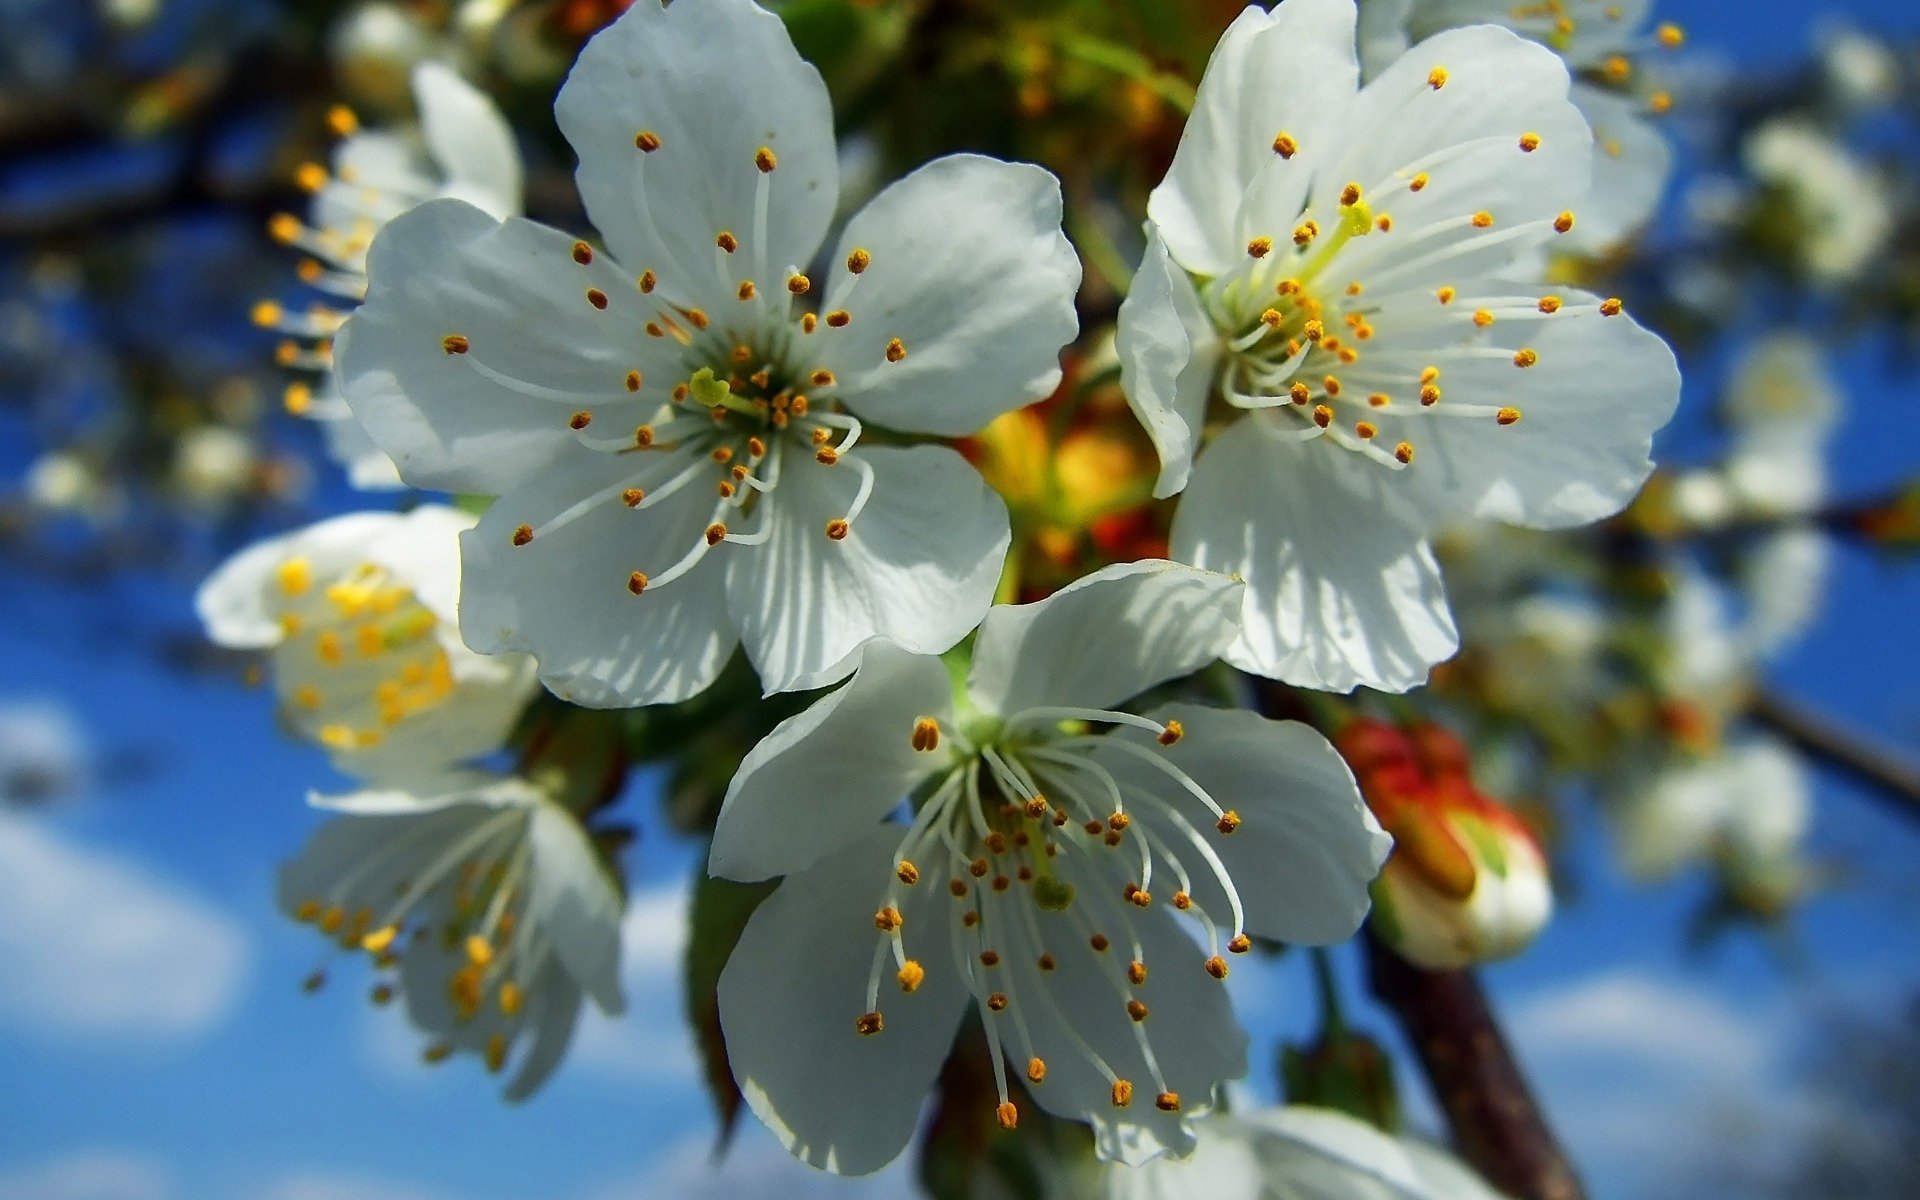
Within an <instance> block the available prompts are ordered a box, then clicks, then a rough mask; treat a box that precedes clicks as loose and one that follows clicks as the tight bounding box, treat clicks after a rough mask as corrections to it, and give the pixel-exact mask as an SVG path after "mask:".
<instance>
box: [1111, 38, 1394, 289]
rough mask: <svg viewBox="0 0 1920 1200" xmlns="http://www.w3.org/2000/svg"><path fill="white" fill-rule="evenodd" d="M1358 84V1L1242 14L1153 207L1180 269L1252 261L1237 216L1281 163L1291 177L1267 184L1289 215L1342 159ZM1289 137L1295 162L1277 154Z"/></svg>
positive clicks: (1207, 269)
mask: <svg viewBox="0 0 1920 1200" xmlns="http://www.w3.org/2000/svg"><path fill="white" fill-rule="evenodd" d="M1358 77H1359V68H1358V66H1357V65H1356V63H1355V60H1354V11H1353V4H1352V3H1351V0H1287V2H1286V3H1285V4H1283V5H1281V6H1279V7H1278V8H1276V9H1275V10H1274V11H1273V12H1271V13H1269V12H1265V11H1263V10H1262V9H1260V8H1258V7H1249V8H1247V9H1246V11H1244V12H1242V13H1241V14H1240V16H1239V17H1238V18H1237V19H1236V20H1235V21H1234V23H1233V24H1232V25H1231V26H1229V27H1228V29H1227V31H1226V33H1225V34H1224V35H1222V36H1221V38H1220V44H1219V45H1218V46H1216V47H1214V51H1213V57H1212V59H1211V60H1209V61H1208V63H1207V71H1206V74H1205V76H1203V77H1202V78H1201V80H1200V89H1199V94H1198V96H1197V97H1196V98H1195V100H1194V107H1193V115H1192V116H1191V117H1190V118H1188V120H1187V127H1186V131H1185V132H1184V133H1183V134H1182V135H1181V137H1180V146H1179V149H1178V150H1177V151H1176V152H1175V153H1174V157H1173V165H1172V167H1170V168H1169V169H1168V171H1167V178H1166V181H1165V182H1164V183H1162V184H1161V185H1160V186H1159V187H1157V188H1155V189H1154V191H1153V195H1152V196H1151V197H1149V198H1148V201H1147V215H1148V217H1149V218H1150V219H1151V220H1152V221H1153V223H1154V224H1155V225H1156V226H1158V227H1159V230H1160V235H1161V236H1162V237H1163V238H1165V239H1166V243H1167V249H1168V250H1169V251H1170V252H1171V253H1172V255H1173V258H1174V261H1175V262H1177V263H1179V264H1180V265H1181V266H1183V267H1185V268H1186V269H1187V270H1189V271H1191V272H1193V273H1195V274H1198V275H1218V274H1221V273H1223V272H1224V271H1226V270H1228V269H1230V268H1231V267H1233V266H1234V265H1235V264H1237V263H1239V262H1241V261H1243V260H1244V259H1245V257H1246V243H1247V237H1246V236H1245V235H1244V234H1243V233H1242V232H1241V230H1240V228H1239V224H1238V215H1239V212H1240V208H1241V203H1242V201H1243V199H1244V197H1245V195H1246V193H1247V191H1248V190H1249V188H1251V187H1252V186H1253V184H1254V181H1255V180H1256V179H1257V178H1259V177H1260V176H1261V174H1262V173H1263V172H1264V171H1266V169H1267V168H1268V167H1269V166H1270V165H1275V164H1277V166H1275V170H1276V171H1279V170H1281V169H1282V168H1291V169H1292V170H1291V171H1288V172H1286V173H1284V174H1280V175H1278V176H1276V177H1274V178H1273V179H1271V180H1270V181H1268V182H1267V183H1266V184H1264V185H1263V188H1262V190H1263V193H1264V195H1265V198H1266V201H1267V203H1268V204H1270V205H1271V206H1273V207H1274V208H1276V209H1277V208H1283V207H1285V206H1286V202H1287V198H1288V197H1289V196H1292V197H1294V198H1295V200H1296V201H1297V199H1298V198H1299V197H1301V196H1304V195H1305V194H1306V188H1307V185H1308V183H1309V182H1310V181H1311V180H1312V178H1313V173H1314V166H1313V164H1314V163H1315V162H1316V161H1320V160H1322V159H1324V158H1326V157H1328V156H1331V155H1333V154H1334V153H1335V151H1336V150H1337V146H1336V142H1337V140H1338V130H1339V127H1340V118H1341V115H1342V113H1343V112H1344V111H1345V110H1346V108H1347V107H1348V106H1349V105H1350V104H1351V102H1352V99H1353V94H1354V90H1355V87H1356V85H1357V82H1358ZM1282 132H1285V133H1288V134H1290V135H1291V136H1292V137H1293V138H1294V139H1295V141H1296V142H1297V143H1298V144H1299V146H1300V150H1299V152H1298V153H1296V154H1295V155H1294V156H1293V157H1292V158H1291V159H1286V160H1283V159H1280V158H1279V156H1278V155H1277V154H1276V153H1275V152H1274V149H1273V143H1274V140H1275V138H1276V136H1277V135H1278V134H1280V133H1282ZM1293 210H1294V211H1295V212H1296V213H1297V212H1298V211H1299V205H1298V203H1297V202H1296V203H1295V204H1294V205H1293Z"/></svg>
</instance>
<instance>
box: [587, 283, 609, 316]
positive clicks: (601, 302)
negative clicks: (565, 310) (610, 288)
mask: <svg viewBox="0 0 1920 1200" xmlns="http://www.w3.org/2000/svg"><path fill="white" fill-rule="evenodd" d="M587 303H588V304H591V305H593V306H594V307H595V308H597V309H600V310H601V311H603V312H604V311H605V310H606V307H607V294H606V293H605V292H603V291H601V290H600V289H599V288H588V289H587Z"/></svg>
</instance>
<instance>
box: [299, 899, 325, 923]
mask: <svg viewBox="0 0 1920 1200" xmlns="http://www.w3.org/2000/svg"><path fill="white" fill-rule="evenodd" d="M319 915H320V902H319V901H318V900H302V901H301V902H300V907H298V908H296V909H294V910H293V919H294V920H296V921H300V922H303V923H304V922H307V921H311V920H313V919H314V918H315V917H318V916H319Z"/></svg>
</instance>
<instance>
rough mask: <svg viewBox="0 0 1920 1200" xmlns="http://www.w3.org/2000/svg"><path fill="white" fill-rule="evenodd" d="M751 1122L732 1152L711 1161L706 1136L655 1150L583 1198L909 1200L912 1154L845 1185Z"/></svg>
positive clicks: (916, 1192)
mask: <svg viewBox="0 0 1920 1200" xmlns="http://www.w3.org/2000/svg"><path fill="white" fill-rule="evenodd" d="M750 1125H751V1122H750V1121H748V1122H743V1124H742V1126H741V1130H740V1136H739V1137H737V1138H735V1139H734V1145H733V1149H732V1151H731V1152H730V1153H729V1154H728V1155H727V1157H726V1158H725V1159H723V1160H722V1161H721V1162H719V1163H717V1164H716V1163H715V1162H714V1161H713V1159H712V1149H713V1142H712V1137H711V1135H707V1134H703V1135H696V1136H694V1137H690V1138H686V1139H684V1140H682V1141H680V1142H676V1143H674V1144H672V1145H669V1146H667V1147H666V1148H664V1149H663V1150H661V1152H660V1154H659V1156H658V1157H657V1158H656V1159H655V1160H654V1161H653V1162H652V1163H650V1164H649V1165H647V1166H646V1167H644V1168H642V1169H641V1170H639V1171H636V1172H634V1173H633V1174H632V1175H630V1176H629V1177H627V1178H626V1179H623V1180H620V1181H618V1182H616V1183H613V1184H609V1185H608V1186H606V1187H604V1188H601V1189H599V1190H597V1191H593V1192H589V1193H588V1195H587V1198H586V1200H656V1198H657V1197H662V1196H671V1197H673V1200H914V1198H916V1197H919V1196H920V1195H921V1192H920V1190H919V1188H918V1187H917V1186H916V1185H915V1184H914V1182H913V1165H912V1158H913V1156H912V1154H911V1152H909V1153H908V1154H906V1155H903V1156H902V1157H901V1158H900V1159H899V1161H897V1162H895V1163H894V1164H893V1165H892V1166H891V1167H888V1168H887V1169H886V1170H884V1171H881V1172H879V1173H878V1174H875V1175H866V1176H862V1177H860V1178H856V1179H845V1178H842V1177H840V1176H838V1175H830V1174H828V1173H827V1172H825V1171H818V1170H815V1169H814V1168H812V1167H809V1166H807V1165H805V1164H804V1163H801V1162H799V1161H797V1160H795V1159H794V1158H793V1157H792V1156H791V1155H789V1154H788V1153H787V1152H786V1151H785V1150H783V1149H781V1148H780V1145H779V1143H777V1142H775V1141H774V1140H773V1139H772V1137H771V1136H770V1135H768V1134H766V1133H764V1132H763V1131H761V1130H760V1129H759V1128H758V1127H757V1126H754V1127H751V1128H750V1127H749V1126H750Z"/></svg>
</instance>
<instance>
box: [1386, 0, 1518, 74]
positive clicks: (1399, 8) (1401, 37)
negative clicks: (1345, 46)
mask: <svg viewBox="0 0 1920 1200" xmlns="http://www.w3.org/2000/svg"><path fill="white" fill-rule="evenodd" d="M1417 2H1418V0H1366V3H1364V4H1362V5H1360V22H1359V26H1358V28H1357V29H1356V30H1355V33H1354V37H1355V40H1356V41H1357V42H1358V43H1359V46H1360V72H1361V75H1362V77H1363V78H1366V79H1372V78H1374V77H1375V76H1376V75H1378V74H1380V72H1382V71H1384V70H1386V69H1387V68H1388V67H1390V66H1392V65H1393V60H1394V59H1396V58H1399V57H1400V56H1401V55H1402V54H1404V53H1406V50H1407V47H1408V46H1410V45H1412V43H1413V39H1412V38H1411V37H1410V36H1409V34H1408V32H1407V21H1408V18H1409V17H1410V15H1411V14H1412V11H1413V8H1414V5H1415V4H1416V3H1417ZM1489 19H1490V18H1489Z"/></svg>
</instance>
